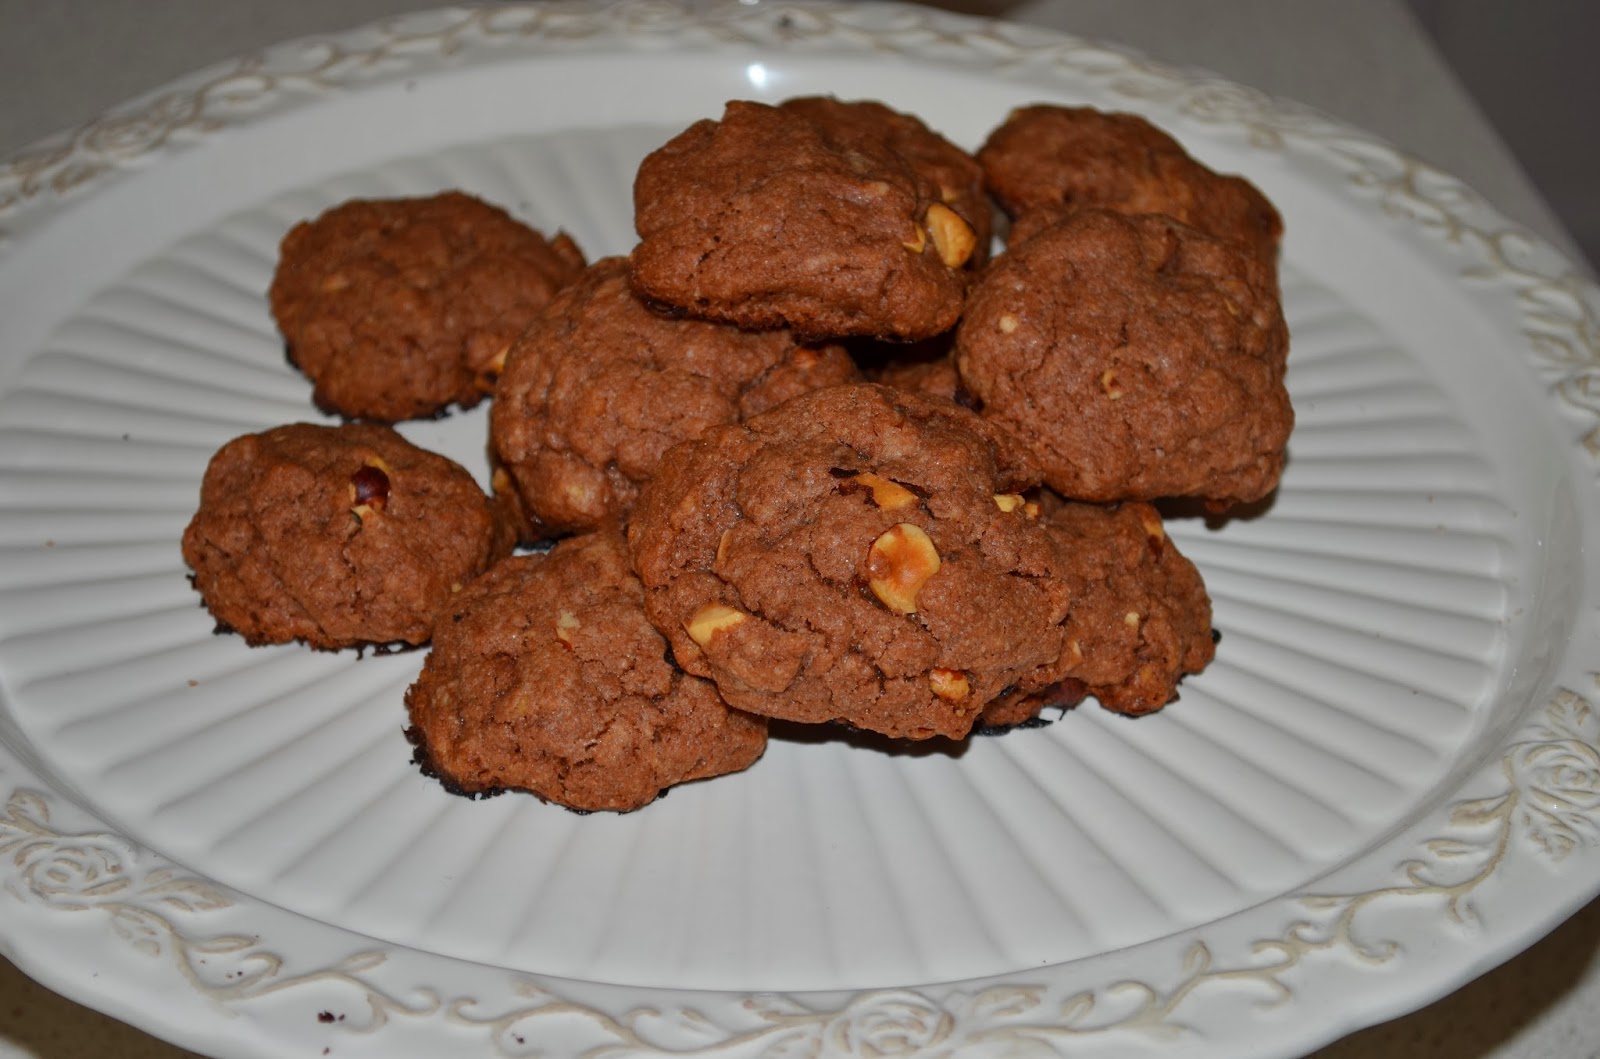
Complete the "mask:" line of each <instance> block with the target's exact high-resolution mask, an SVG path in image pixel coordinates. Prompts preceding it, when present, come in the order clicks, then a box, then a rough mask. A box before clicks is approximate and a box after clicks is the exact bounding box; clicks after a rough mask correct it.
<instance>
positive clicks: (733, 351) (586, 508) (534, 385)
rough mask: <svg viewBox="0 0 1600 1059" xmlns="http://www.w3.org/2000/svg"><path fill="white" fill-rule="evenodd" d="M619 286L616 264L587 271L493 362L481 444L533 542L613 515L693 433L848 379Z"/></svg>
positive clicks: (833, 350)
mask: <svg viewBox="0 0 1600 1059" xmlns="http://www.w3.org/2000/svg"><path fill="white" fill-rule="evenodd" d="M628 276H629V263H628V259H627V258H623V257H613V258H606V259H604V260H602V261H598V262H596V263H595V264H594V265H593V266H591V267H590V268H589V269H588V270H587V271H586V272H585V273H584V274H583V275H582V276H581V277H579V278H578V279H577V280H576V281H574V282H573V283H572V285H571V286H569V287H567V288H566V289H565V290H563V291H562V292H561V293H560V294H558V295H556V297H555V298H554V299H553V300H552V301H551V303H550V304H549V305H548V306H547V307H546V309H545V311H544V312H542V313H541V314H540V315H539V317H538V319H537V320H536V321H535V322H534V324H533V325H532V326H531V327H530V328H529V329H528V330H527V331H526V332H524V334H523V335H522V337H521V338H520V339H519V340H518V341H517V342H516V344H515V345H514V346H513V347H512V350H511V353H510V355H509V356H508V357H507V358H506V366H505V371H504V373H503V374H502V375H501V378H500V382H499V385H498V386H497V387H496V389H495V400H494V403H493V405H491V406H490V410H489V436H490V444H491V449H492V451H493V454H494V458H495V459H496V460H497V461H498V463H499V465H500V466H502V467H504V468H505V470H506V471H507V472H508V474H509V476H510V479H511V481H512V483H513V484H514V487H515V489H516V490H517V492H518V493H519V495H520V496H521V500H522V504H523V507H524V509H525V510H526V512H527V514H528V516H529V518H530V521H531V524H530V527H529V530H528V532H529V533H530V534H531V535H532V536H534V537H540V536H552V535H555V534H560V533H568V532H574V531H583V530H586V529H592V528H594V527H596V526H599V525H600V524H602V523H603V522H605V521H606V520H608V519H612V518H620V517H625V516H626V515H627V514H628V512H629V511H630V510H631V509H632V507H633V503H634V500H635V498H636V497H637V495H638V491H639V486H640V485H641V484H642V483H643V482H646V481H648V480H649V478H650V476H651V475H652V474H653V473H654V472H655V468H656V464H657V463H659V462H660V460H661V454H662V453H663V452H665V451H666V450H667V449H668V448H670V447H671V446H672V445H675V444H677V443H678V442H680V441H685V440H688V439H689V438H693V437H697V436H699V434H700V433H701V431H703V430H705V429H706V428H707V427H710V426H714V425H718V424H722V423H733V422H737V421H739V420H741V419H743V418H745V417H746V416H747V415H751V414H754V413H755V412H757V411H761V410H763V409H765V408H768V407H771V406H772V405H774V404H776V403H779V402H781V401H783V400H786V399H787V398H788V397H791V396H793V395H795V394H797V393H800V392H803V391H804V390H807V389H817V388H818V387H821V386H826V385H833V384H837V383H843V382H850V381H853V380H855V379H857V378H858V377H859V376H858V373H857V372H856V368H855V364H854V363H853V362H852V361H851V360H850V357H849V355H848V354H846V353H845V352H844V350H843V349H841V348H839V347H837V346H819V347H807V346H801V345H800V344H799V342H798V340H797V339H795V337H794V336H793V335H792V334H790V333H789V332H787V331H762V332H753V331H742V330H740V329H739V328H736V327H733V326H731V325H729V324H721V323H711V322H707V321H704V320H690V319H672V318H668V317H665V316H662V315H660V314H658V313H655V312H652V311H651V310H650V309H648V308H646V307H645V305H644V303H643V302H641V301H640V300H639V298H638V296H637V295H635V294H634V292H633V290H632V288H631V287H630V285H629V280H628Z"/></svg>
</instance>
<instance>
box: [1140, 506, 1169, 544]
mask: <svg viewBox="0 0 1600 1059" xmlns="http://www.w3.org/2000/svg"><path fill="white" fill-rule="evenodd" d="M1139 523H1140V525H1142V526H1144V535H1145V539H1146V540H1147V541H1149V542H1150V551H1151V553H1152V554H1154V555H1160V554H1161V549H1162V547H1163V546H1164V545H1165V544H1166V540H1167V531H1166V530H1165V529H1164V528H1163V527H1162V525H1161V516H1160V515H1158V514H1156V513H1155V512H1154V511H1143V512H1141V513H1140V515H1139Z"/></svg>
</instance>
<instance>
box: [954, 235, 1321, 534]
mask: <svg viewBox="0 0 1600 1059" xmlns="http://www.w3.org/2000/svg"><path fill="white" fill-rule="evenodd" d="M1288 347H1289V336H1288V329H1287V327H1286V326H1285V324H1284V320H1283V311H1282V308H1281V306H1280V305H1279V302H1278V298H1277V293H1276V286H1275V284H1274V283H1273V281H1272V279H1271V277H1270V276H1269V275H1268V272H1267V266H1265V265H1263V264H1262V263H1261V262H1260V261H1258V260H1256V259H1255V258H1254V257H1252V256H1251V255H1249V254H1247V253H1245V252H1243V251H1242V250H1240V249H1238V248H1237V247H1236V246H1235V245H1234V244H1232V243H1225V242H1223V241H1221V240H1218V239H1213V238H1211V237H1210V236H1207V235H1205V234H1203V233H1201V232H1198V231H1196V230H1195V229H1193V228H1189V227H1187V226H1185V225H1182V224H1180V223H1178V222H1177V221H1174V220H1171V219H1170V218H1166V217H1159V216H1155V215H1142V216H1124V215H1122V214H1118V213H1112V212H1109V211H1106V210H1082V211H1079V212H1076V213H1074V214H1072V215H1071V216H1069V217H1067V218H1066V219H1065V220H1064V221H1060V222H1058V223H1056V224H1054V225H1052V226H1050V227H1049V228H1047V229H1045V230H1043V231H1041V232H1039V233H1038V234H1037V235H1035V236H1033V237H1032V238H1031V239H1028V240H1027V241H1025V242H1023V243H1021V244H1020V245H1018V246H1015V247H1013V248H1012V249H1011V250H1009V251H1008V252H1007V253H1006V254H1005V255H1004V256H1002V257H1000V258H998V259H996V261H995V262H994V264H992V265H991V266H990V267H989V268H988V269H986V270H985V273H984V276H983V279H982V280H981V281H980V282H979V283H978V284H977V285H976V286H975V287H974V288H973V291H972V294H971V295H970V296H969V298H968V301H967V312H966V315H965V316H964V317H963V319H962V321H961V326H960V328H959V329H958V330H957V333H956V360H957V366H958V368H959V370H960V373H961V379H962V382H963V383H964V384H965V386H966V388H967V389H968V390H969V391H970V392H971V393H972V394H973V395H974V396H975V397H976V398H977V399H978V400H979V401H980V402H981V408H982V412H983V415H984V417H985V418H986V419H989V420H991V421H993V422H994V423H996V424H998V425H1000V426H1002V427H1004V428H1005V429H1007V430H1009V431H1010V432H1012V433H1013V434H1014V435H1015V436H1016V437H1017V438H1018V439H1020V440H1021V441H1022V442H1024V443H1025V444H1027V445H1028V446H1029V448H1030V449H1031V451H1032V452H1033V454H1034V456H1035V458H1036V459H1037V460H1038V461H1039V464H1040V466H1041V467H1042V469H1043V473H1044V479H1045V481H1046V483H1048V484H1049V485H1050V487H1051V488H1052V489H1054V490H1056V491H1057V492H1059V493H1061V494H1062V495H1063V496H1067V497H1071V498H1073V499H1078V500H1096V501H1112V500H1123V499H1153V498H1156V497H1171V496H1195V497H1203V498H1205V499H1206V500H1208V501H1210V502H1212V503H1213V504H1214V505H1219V506H1220V505H1226V504H1230V503H1238V502H1244V501H1252V500H1257V499H1259V498H1261V497H1263V496H1265V495H1266V494H1268V493H1269V492H1271V491H1272V489H1273V488H1274V487H1275V486H1276V485H1277V482H1278V477H1279V474H1280V472H1281V471H1282V468H1283V462H1284V447H1285V445H1286V443H1287V441H1288V437H1289V430H1290V428H1291V426H1292V425H1293V421H1294V413H1293V411H1292V409H1291V408H1290V404H1289V394H1288V391H1287V389H1286V388H1285V386H1284V371H1285V361H1286V358H1287V355H1288Z"/></svg>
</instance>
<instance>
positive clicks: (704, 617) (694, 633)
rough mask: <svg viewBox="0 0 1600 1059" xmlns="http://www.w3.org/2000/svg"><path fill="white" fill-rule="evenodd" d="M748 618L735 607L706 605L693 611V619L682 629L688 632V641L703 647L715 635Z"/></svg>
mask: <svg viewBox="0 0 1600 1059" xmlns="http://www.w3.org/2000/svg"><path fill="white" fill-rule="evenodd" d="M748 617H749V615H748V614H746V613H745V612H744V611H742V610H739V609H738V608H736V607H730V606H727V605H725V604H722V603H707V604H706V605H705V606H703V607H701V608H700V609H699V610H697V611H695V612H694V617H692V618H690V619H689V620H688V621H687V622H685V623H684V626H683V627H684V628H685V629H687V630H688V632H689V639H691V640H693V641H694V642H695V643H697V644H699V645H700V646H701V647H705V646H707V645H709V644H710V643H711V638H712V637H713V636H715V635H717V633H719V632H725V631H727V630H728V629H731V628H733V627H734V626H735V625H738V624H739V623H740V622H742V621H744V620H745V619H746V618H748Z"/></svg>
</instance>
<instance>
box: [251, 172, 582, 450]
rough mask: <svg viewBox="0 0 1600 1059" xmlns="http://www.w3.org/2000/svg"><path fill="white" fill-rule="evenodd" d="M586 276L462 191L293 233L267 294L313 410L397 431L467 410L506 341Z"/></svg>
mask: <svg viewBox="0 0 1600 1059" xmlns="http://www.w3.org/2000/svg"><path fill="white" fill-rule="evenodd" d="M582 268H583V255H582V253H581V252H580V251H579V250H578V247H577V245H576V244H574V243H573V241H572V240H571V239H570V238H568V237H567V236H566V235H565V234H558V235H557V236H556V237H555V238H554V239H553V240H550V241H548V242H547V241H546V240H545V238H544V236H542V235H540V234H539V233H538V232H536V231H534V230H533V229H532V228H529V227H528V226H526V225H524V224H522V223H521V222H519V221H517V220H516V219H514V218H513V217H512V216H511V215H510V214H508V213H506V212H505V211H504V210H502V209H500V208H498V207H496V206H491V205H489V204H488V203H486V202H483V201H481V200H479V199H476V198H473V197H472V196H470V195H467V194H464V193H462V192H459V191H448V192H444V193H443V194H439V195H435V196H432V197H429V198H414V199H383V200H354V201H351V202H346V203H344V204H343V205H340V206H335V207H334V208H333V209H331V210H329V211H327V212H326V213H324V214H322V215H321V216H319V217H317V218H316V219H315V220H312V221H306V222H302V223H300V224H298V225H296V226H295V227H294V228H292V229H290V231H289V234H288V235H286V236H285V237H284V239H283V245H282V248H281V251H280V256H279V263H278V270H277V273H276V274H275V275H274V277H273V280H272V288H271V291H270V292H269V295H270V299H271V303H272V314H273V317H274V318H275V319H276V320H277V322H278V328H279V330H281V331H282V332H283V336H284V339H285V341H286V342H287V344H288V350H289V359H290V360H291V361H292V362H293V363H294V364H295V365H296V366H297V367H298V368H299V369H300V370H301V371H303V372H304V373H305V374H306V375H307V376H308V377H309V378H310V379H311V381H312V383H313V384H314V389H313V393H312V398H313V400H315V401H316V403H317V406H318V407H319V408H321V409H323V410H324V411H327V412H334V413H337V414H339V415H343V416H346V417H349V418H361V419H372V420H378V421H382V422H397V421H399V420H402V419H417V418H426V417H428V416H432V415H436V414H438V413H439V412H441V411H442V410H444V409H445V408H447V407H448V406H450V405H452V404H459V405H461V406H462V407H470V406H471V405H473V404H476V403H477V402H478V401H479V400H480V399H481V398H482V397H483V396H484V395H485V394H486V393H487V392H488V391H489V390H490V389H491V388H492V386H493V385H494V379H495V376H496V375H497V374H498V372H499V369H500V363H501V361H502V360H503V359H504V357H505V352H506V349H507V347H508V346H509V345H510V344H511V341H512V340H513V339H514V338H516V336H517V335H518V334H519V333H521V331H522V329H523V327H525V326H526V325H527V323H528V322H529V320H531V319H532V317H533V315H534V313H536V312H537V311H538V309H539V308H540V307H541V306H543V305H544V303H545V302H547V301H548V300H549V299H550V296H551V295H552V294H554V293H555V292H556V290H558V289H559V288H560V287H561V286H563V285H564V284H565V283H567V282H568V281H569V280H570V279H572V277H573V276H575V275H577V273H578V271H579V270H580V269H582Z"/></svg>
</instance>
